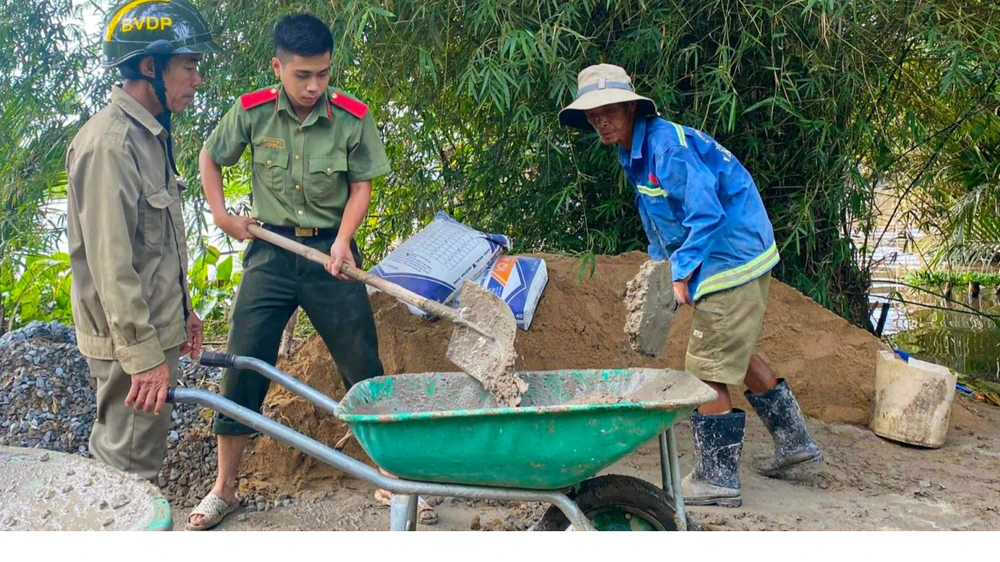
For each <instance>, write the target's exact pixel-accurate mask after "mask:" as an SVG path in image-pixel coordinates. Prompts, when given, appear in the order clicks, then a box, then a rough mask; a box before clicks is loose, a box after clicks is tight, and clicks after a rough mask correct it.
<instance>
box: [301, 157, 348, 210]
mask: <svg viewBox="0 0 1000 562" xmlns="http://www.w3.org/2000/svg"><path fill="white" fill-rule="evenodd" d="M346 183H347V157H346V156H344V155H337V156H329V157H313V158H310V159H309V176H308V177H307V178H306V195H308V196H309V198H310V199H311V200H313V201H316V200H318V199H323V198H327V197H332V196H334V195H335V194H336V193H337V187H338V186H341V185H344V184H346Z"/></svg>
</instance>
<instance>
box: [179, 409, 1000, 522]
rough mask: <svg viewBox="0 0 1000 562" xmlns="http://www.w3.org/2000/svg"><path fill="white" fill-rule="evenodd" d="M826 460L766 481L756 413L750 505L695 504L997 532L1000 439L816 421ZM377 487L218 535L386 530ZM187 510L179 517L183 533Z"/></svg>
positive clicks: (686, 441)
mask: <svg viewBox="0 0 1000 562" xmlns="http://www.w3.org/2000/svg"><path fill="white" fill-rule="evenodd" d="M963 405H964V406H965V407H967V408H968V409H969V410H970V411H971V412H972V414H973V415H974V416H975V417H976V418H978V419H979V420H980V421H981V422H983V423H984V425H988V426H992V427H993V428H997V427H1000V410H997V409H995V408H991V407H989V406H983V405H979V404H973V403H971V402H970V401H968V400H965V399H963ZM809 429H810V431H811V433H812V435H813V437H814V438H815V439H816V441H817V442H819V444H820V446H821V447H822V448H823V454H824V456H825V461H824V462H823V463H821V464H813V465H810V466H808V467H803V468H800V469H797V470H795V471H793V472H792V473H791V474H790V475H789V476H790V478H788V479H786V480H774V479H769V478H764V477H762V476H760V475H758V474H756V473H754V472H753V470H752V469H751V468H750V462H749V461H750V459H751V458H752V457H755V456H763V455H766V454H770V451H771V444H770V438H769V436H768V435H767V431H766V430H765V429H764V427H763V425H762V424H761V423H760V421H759V420H758V419H757V418H756V417H755V416H752V415H750V416H748V417H747V445H746V450H745V452H744V457H743V459H744V460H743V470H742V474H741V478H742V481H743V497H744V500H743V506H742V507H740V508H736V509H723V508H691V510H690V511H691V514H692V518H693V519H695V521H697V522H698V523H701V524H702V525H704V526H706V527H707V528H708V529H710V530H737V531H745V530H754V531H757V530H782V531H784V530H921V531H922V530H993V531H996V530H1000V433H998V432H996V431H988V432H982V431H973V430H967V429H965V428H963V427H962V426H953V427H952V429H951V431H950V433H949V435H948V441H947V443H946V444H945V446H944V447H942V448H941V449H937V450H927V449H920V448H916V447H909V446H905V445H900V444H897V443H894V442H891V441H887V440H884V439H881V438H879V437H877V436H876V435H874V434H873V433H872V432H871V431H869V430H867V429H866V428H863V427H858V426H854V425H848V424H843V423H827V422H822V421H818V420H815V419H810V420H809ZM678 442H679V445H680V449H681V466H682V470H683V471H685V472H686V471H687V470H688V469H689V467H690V458H691V457H690V455H691V434H690V428H689V426H688V424H687V422H686V421H685V422H682V423H681V424H680V425H679V426H678ZM659 470H660V469H659V453H658V448H657V445H656V442H655V441H652V442H650V443H648V444H646V445H645V446H643V447H642V448H640V449H639V450H637V451H636V452H635V453H633V454H632V455H630V456H628V457H626V458H625V459H623V460H621V461H620V462H618V463H617V464H616V465H614V466H612V467H611V468H610V469H608V470H607V472H609V473H618V474H629V475H633V476H638V477H640V478H643V479H645V480H648V481H650V482H654V483H658V482H659V481H660V476H659V474H660V473H659ZM373 493H374V488H373V487H371V486H369V485H368V484H366V483H364V482H361V481H358V480H356V479H353V478H349V477H348V478H343V479H341V480H340V481H339V482H337V483H336V484H335V485H334V486H333V487H332V488H331V489H329V490H327V491H322V490H317V491H310V492H303V493H302V495H301V497H299V498H297V499H296V503H295V504H294V505H292V506H290V507H282V508H276V509H273V510H271V511H267V512H263V513H249V512H246V511H245V510H241V511H239V512H237V513H236V514H233V515H231V516H230V517H229V518H228V519H227V520H226V521H225V522H224V523H223V524H222V525H220V527H219V529H220V530H232V531H251V530H253V531H262V530H275V531H278V530H282V531H290V530H303V531H340V530H387V529H388V526H389V508H388V507H385V506H382V505H379V504H377V503H376V502H375V501H374V499H373V497H372V494H373ZM545 507H546V506H541V505H530V504H520V503H518V502H509V503H507V504H506V505H501V504H499V503H497V502H473V501H466V500H463V499H455V498H445V499H444V501H443V503H442V504H441V505H440V506H438V507H437V513H438V516H439V518H440V521H439V523H438V524H437V525H434V526H421V527H420V529H419V530H421V531H454V530H470V527H471V526H473V523H474V520H476V521H478V523H479V525H478V528H479V529H480V530H524V529H527V528H529V527H530V526H531V525H532V524H534V523H535V522H536V521H537V520H538V519H539V518H540V517H541V514H542V513H543V512H544V510H545ZM187 512H188V510H186V509H184V510H180V509H177V510H174V521H175V529H177V530H181V529H183V527H184V525H183V522H184V521H185V519H186V517H187Z"/></svg>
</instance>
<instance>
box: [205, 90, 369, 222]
mask: <svg viewBox="0 0 1000 562" xmlns="http://www.w3.org/2000/svg"><path fill="white" fill-rule="evenodd" d="M341 95H344V94H343V92H341V91H339V90H336V89H333V88H330V89H329V90H328V91H327V96H326V97H325V98H324V100H323V101H322V102H320V103H319V104H317V106H316V108H315V109H314V110H313V112H312V114H311V115H310V116H309V117H308V118H307V119H306V120H305V121H304V122H302V121H299V118H298V117H297V116H296V115H295V111H294V110H293V109H292V105H291V103H290V102H289V100H288V97H287V96H286V95H285V92H284V89H283V88H281V87H280V86H275V87H273V88H270V89H266V90H261V91H259V92H254V93H252V94H247V95H245V96H243V97H242V98H241V100H237V102H236V104H235V105H234V106H233V108H232V109H230V110H229V112H227V113H226V114H225V115H224V116H223V117H222V120H221V121H220V122H219V126H218V127H217V128H216V129H215V130H214V131H212V134H211V135H210V136H209V137H208V140H207V141H205V149H206V150H207V151H208V153H209V155H210V156H211V157H212V160H214V161H215V163H216V164H219V165H220V166H232V165H233V164H236V162H238V161H239V159H240V157H241V156H242V155H243V150H244V149H245V148H246V146H247V145H250V152H251V155H252V157H253V171H252V173H251V177H250V186H251V192H252V194H253V206H252V208H251V216H252V217H253V218H255V219H257V220H258V221H260V222H262V223H265V224H270V225H274V226H297V227H302V228H336V227H338V226H339V225H340V221H341V218H342V217H343V214H344V207H345V206H346V205H347V198H348V195H349V194H350V189H349V184H350V183H354V182H360V181H365V180H370V179H372V178H375V177H378V176H381V175H383V174H385V173H387V172H388V171H389V159H388V158H387V157H386V154H385V147H384V146H383V145H382V139H381V137H380V135H379V131H378V128H377V127H375V121H374V119H373V118H372V116H371V112H369V111H364V116H363V117H361V118H358V117H356V114H357V113H358V108H359V107H360V108H361V109H362V110H364V109H366V108H365V106H364V105H363V104H361V103H360V102H358V101H357V100H354V99H352V98H350V97H349V96H348V97H347V101H349V106H348V107H351V108H352V109H353V110H354V113H351V112H348V111H346V110H345V109H343V108H342V107H341V106H340V105H338V100H337V96H341ZM341 101H342V102H343V101H344V100H343V98H342V100H341ZM247 106H252V107H249V109H244V108H245V107H247Z"/></svg>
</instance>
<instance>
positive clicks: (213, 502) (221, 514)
mask: <svg viewBox="0 0 1000 562" xmlns="http://www.w3.org/2000/svg"><path fill="white" fill-rule="evenodd" d="M239 507H240V500H239V498H236V503H234V504H233V505H229V504H228V503H226V500H224V499H222V498H220V497H219V496H217V495H215V494H208V495H207V496H205V498H204V499H202V500H201V503H199V504H198V507H195V508H194V509H193V510H191V513H189V514H188V518H187V521H188V522H187V524H186V525H185V526H184V528H185V529H186V530H188V531H207V530H209V529H212V528H214V527H216V526H217V525H218V524H219V523H222V520H223V519H225V518H226V516H227V515H229V514H230V513H232V512H234V511H236V510H237V509H239ZM192 515H204V516H205V518H206V519H208V521H207V522H206V523H205V524H204V525H201V526H198V525H192V524H191V516H192Z"/></svg>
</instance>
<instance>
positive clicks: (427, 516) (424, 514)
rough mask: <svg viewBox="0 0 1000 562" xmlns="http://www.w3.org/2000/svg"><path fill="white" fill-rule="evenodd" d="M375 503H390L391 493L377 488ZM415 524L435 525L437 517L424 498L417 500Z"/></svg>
mask: <svg viewBox="0 0 1000 562" xmlns="http://www.w3.org/2000/svg"><path fill="white" fill-rule="evenodd" d="M375 501H377V502H378V503H380V504H382V505H389V504H390V503H392V492H390V491H389V490H383V489H381V488H379V489H378V490H375ZM417 522H418V523H420V524H421V525H437V523H438V515H437V512H436V511H434V508H433V507H432V506H431V504H429V503H427V501H426V500H425V499H424V498H421V497H418V498H417Z"/></svg>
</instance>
